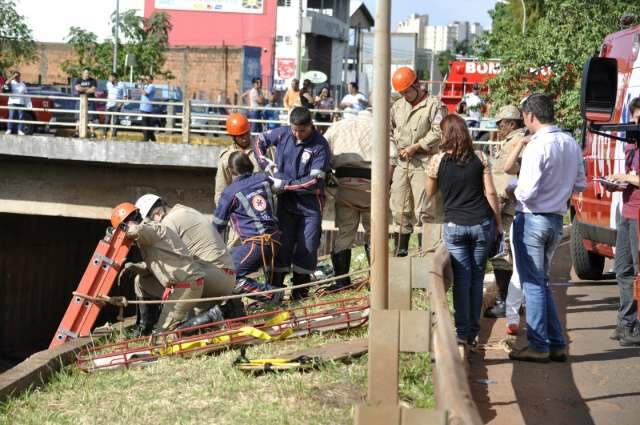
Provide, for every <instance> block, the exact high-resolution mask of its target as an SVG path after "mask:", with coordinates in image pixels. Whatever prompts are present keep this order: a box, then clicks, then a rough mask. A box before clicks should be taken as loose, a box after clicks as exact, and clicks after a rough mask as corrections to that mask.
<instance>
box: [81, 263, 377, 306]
mask: <svg viewBox="0 0 640 425" xmlns="http://www.w3.org/2000/svg"><path fill="white" fill-rule="evenodd" d="M369 270H370V269H369V268H366V269H362V270H357V271H355V272H351V273H347V274H343V275H339V276H334V277H330V278H327V279H321V280H316V281H315V282H310V283H303V284H300V285H292V286H290V287H288V288H274V289H270V290H268V291H259V292H252V293H251V294H248V295H250V296H255V295H265V294H272V293H274V292H284V291H286V290H288V289H298V288H308V287H311V286H317V285H321V284H323V283H329V282H334V281H336V280H338V279H342V278H345V277H350V276H354V275H358V274H363V273H368V272H369ZM72 294H73V295H74V296H76V297H80V298H84V299H86V300H88V301H91V302H92V303H95V304H100V303H103V304H104V303H107V304H111V305H115V306H119V307H127V306H128V305H129V304H133V305H135V304H177V303H199V302H208V301H225V300H233V299H237V298H243V297H246V296H247V294H237V295H225V296H221V297H209V298H191V299H186V300H128V299H126V298H125V297H109V296H106V295H99V296H97V297H93V296H91V295H87V294H83V293H81V292H76V291H74V292H73V293H72Z"/></svg>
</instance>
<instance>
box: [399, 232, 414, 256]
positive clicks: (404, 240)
mask: <svg viewBox="0 0 640 425" xmlns="http://www.w3.org/2000/svg"><path fill="white" fill-rule="evenodd" d="M409 239H411V233H406V234H404V233H401V234H400V237H399V238H398V249H397V251H396V252H397V254H396V256H398V257H406V256H407V255H409Z"/></svg>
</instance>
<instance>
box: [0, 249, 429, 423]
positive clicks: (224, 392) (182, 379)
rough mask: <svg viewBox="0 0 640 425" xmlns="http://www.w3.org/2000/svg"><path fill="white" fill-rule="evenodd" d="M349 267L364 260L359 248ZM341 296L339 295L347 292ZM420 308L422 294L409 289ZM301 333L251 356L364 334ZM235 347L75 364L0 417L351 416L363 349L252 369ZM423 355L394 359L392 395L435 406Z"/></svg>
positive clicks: (197, 419) (334, 419) (321, 419)
mask: <svg viewBox="0 0 640 425" xmlns="http://www.w3.org/2000/svg"><path fill="white" fill-rule="evenodd" d="M354 254H355V255H354V257H355V259H356V261H354V266H355V267H358V266H363V265H364V264H366V259H364V254H363V253H362V250H361V249H358V250H357V251H356V252H355V253H354ZM345 295H346V294H345ZM414 305H415V307H416V308H424V307H425V305H426V300H425V298H424V294H423V293H422V292H420V291H417V292H416V293H415V294H414ZM366 332H367V329H366V327H364V328H361V329H357V330H354V331H351V332H349V333H342V334H336V333H328V334H325V335H319V334H315V335H312V336H309V337H304V338H298V339H292V340H288V341H280V342H275V343H270V344H264V345H258V346H254V347H250V348H249V349H248V350H247V357H249V358H264V357H277V356H278V355H279V354H284V353H288V352H292V351H296V350H298V349H302V348H306V347H315V346H320V345H322V344H325V343H327V342H333V341H337V340H345V339H351V338H355V337H361V336H364V335H366ZM237 356H238V351H237V350H228V351H225V352H223V353H220V354H217V355H212V356H203V357H199V358H194V359H190V360H183V359H168V360H162V361H158V362H156V363H154V364H153V365H151V366H148V367H146V368H141V369H132V370H124V369H121V370H114V371H104V372H99V373H94V374H85V373H83V372H81V371H79V370H78V369H77V368H76V367H75V365H73V366H69V367H67V368H65V369H64V370H62V371H61V372H60V373H58V374H57V375H56V376H55V377H54V379H53V380H52V381H51V382H50V383H49V384H48V385H47V386H45V387H43V388H41V389H37V390H34V391H31V392H29V393H27V394H24V395H22V396H20V397H17V398H14V399H11V400H9V401H8V402H7V403H5V404H4V405H3V406H2V407H0V424H74V425H82V424H92V425H93V424H109V425H116V424H132V423H136V424H146V423H153V424H220V425H223V424H246V425H252V424H261V425H262V424H279V425H280V424H314V425H323V424H327V425H329V424H331V425H334V424H351V423H353V406H354V405H355V404H357V403H361V402H363V401H364V400H365V397H366V386H367V356H366V355H365V356H363V357H361V358H358V359H355V360H353V361H352V362H351V363H349V364H344V363H329V364H325V365H323V367H321V368H320V369H318V370H313V371H310V372H305V373H300V372H296V371H288V372H281V373H268V374H264V375H258V376H255V375H251V374H249V373H246V372H243V371H240V370H238V369H236V368H234V367H233V366H232V363H233V361H234V359H235V358H236V357H237ZM430 366H431V365H430V360H429V357H428V355H426V354H421V355H413V354H411V355H410V354H404V355H402V357H401V380H400V382H401V383H400V398H401V400H402V401H403V402H404V403H407V404H408V405H411V406H416V407H426V408H429V407H433V405H434V399H433V389H432V385H431V381H430Z"/></svg>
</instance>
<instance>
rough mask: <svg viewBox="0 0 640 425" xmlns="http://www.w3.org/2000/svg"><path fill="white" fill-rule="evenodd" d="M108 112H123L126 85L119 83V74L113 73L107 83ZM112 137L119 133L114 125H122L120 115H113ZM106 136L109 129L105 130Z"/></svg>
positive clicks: (111, 118)
mask: <svg viewBox="0 0 640 425" xmlns="http://www.w3.org/2000/svg"><path fill="white" fill-rule="evenodd" d="M107 99H109V101H108V102H107V111H108V112H120V111H121V110H122V105H123V102H122V100H123V99H124V85H123V84H122V82H121V81H118V74H116V73H115V72H112V73H111V74H110V75H109V81H107ZM110 121H111V137H116V133H117V132H118V129H117V128H114V127H113V126H114V125H118V124H119V123H120V117H119V116H118V115H111V117H110ZM104 132H105V136H106V133H107V129H106V128H105V130H104Z"/></svg>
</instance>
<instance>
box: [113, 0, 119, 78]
mask: <svg viewBox="0 0 640 425" xmlns="http://www.w3.org/2000/svg"><path fill="white" fill-rule="evenodd" d="M119 29H120V0H116V30H115V32H114V35H113V38H114V40H113V72H118V30H119Z"/></svg>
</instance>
